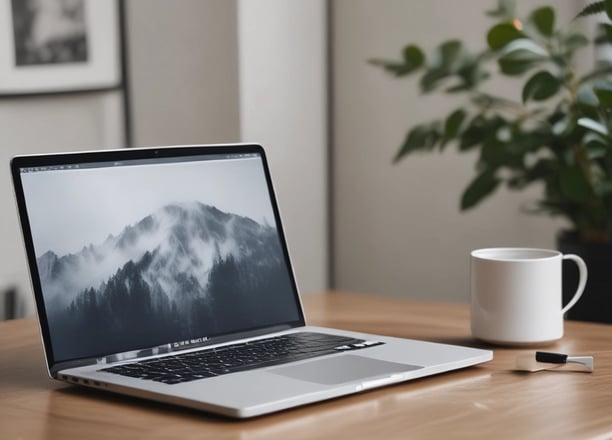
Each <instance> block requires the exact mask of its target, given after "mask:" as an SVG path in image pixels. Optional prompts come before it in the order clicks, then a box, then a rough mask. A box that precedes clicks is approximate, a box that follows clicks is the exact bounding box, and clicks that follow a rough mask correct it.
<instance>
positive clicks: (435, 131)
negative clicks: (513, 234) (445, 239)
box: [370, 0, 612, 322]
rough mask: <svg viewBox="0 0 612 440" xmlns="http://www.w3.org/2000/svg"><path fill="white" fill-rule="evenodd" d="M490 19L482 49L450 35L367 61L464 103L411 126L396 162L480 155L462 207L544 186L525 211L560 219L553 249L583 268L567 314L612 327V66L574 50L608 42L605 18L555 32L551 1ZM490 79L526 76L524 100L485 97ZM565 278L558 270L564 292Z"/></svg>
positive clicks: (609, 7) (609, 2) (503, 9)
mask: <svg viewBox="0 0 612 440" xmlns="http://www.w3.org/2000/svg"><path fill="white" fill-rule="evenodd" d="M603 12H606V13H607V15H608V17H612V0H604V1H600V2H597V3H593V4H591V5H589V6H587V7H586V8H585V9H584V10H583V11H582V12H580V13H579V14H578V16H577V17H581V16H584V15H590V14H595V13H603ZM487 14H488V15H489V16H491V17H492V18H493V19H494V20H495V23H494V24H493V25H492V27H491V28H490V29H489V30H488V32H487V34H486V47H485V48H484V49H482V50H480V51H478V52H473V51H470V50H468V48H467V47H465V45H464V44H463V43H462V41H460V40H456V39H455V40H449V41H445V42H443V43H441V44H440V45H439V46H437V47H436V48H435V50H434V51H433V53H432V54H430V55H429V56H426V55H425V53H424V52H423V51H422V50H421V49H420V48H419V47H418V46H417V45H414V44H410V45H407V46H406V47H404V48H403V50H402V53H401V57H400V59H398V60H382V59H373V60H370V63H371V64H374V65H376V66H380V67H382V68H383V69H384V70H385V71H387V72H388V73H390V74H392V75H393V76H395V77H404V76H407V75H413V74H420V81H419V84H420V88H421V91H422V92H423V93H424V94H429V93H434V92H437V93H447V94H453V95H456V94H464V95H465V96H466V98H467V99H466V103H465V105H464V106H461V107H458V108H455V109H453V110H452V111H451V112H449V113H448V114H446V115H445V116H444V117H443V118H440V119H437V120H434V121H429V122H427V123H422V124H418V125H415V126H413V127H412V128H410V129H409V131H408V133H407V135H406V138H405V140H404V142H403V144H402V145H401V147H400V148H399V150H398V152H397V155H396V156H395V158H394V162H398V161H400V160H403V159H405V158H406V157H407V156H409V155H411V154H413V153H416V152H431V151H443V150H444V149H445V148H446V147H447V146H448V145H449V144H454V145H455V146H456V147H457V148H458V150H459V151H461V152H468V151H474V150H476V151H477V152H478V159H477V162H476V175H475V177H474V179H473V180H472V181H471V182H469V183H468V185H467V187H466V188H465V190H464V192H463V194H462V197H461V209H462V210H468V209H471V208H474V207H475V206H477V205H478V204H479V203H481V202H482V201H483V200H484V199H485V198H487V197H488V196H490V195H491V194H493V193H494V192H495V190H496V189H497V188H499V187H500V186H503V185H505V186H506V187H508V188H509V189H511V190H522V189H524V188H525V187H527V186H528V185H531V184H533V183H536V182H539V183H541V184H543V193H542V197H541V198H540V200H538V201H537V202H536V203H535V204H534V206H533V207H531V208H530V211H532V212H535V213H544V214H550V215H553V216H562V217H565V218H566V219H567V220H568V221H569V223H570V225H571V227H572V229H571V230H568V231H562V232H561V233H560V234H559V236H558V245H559V247H560V250H562V251H563V252H572V253H577V254H579V255H581V256H582V257H583V258H584V259H585V260H586V262H587V265H588V267H589V281H588V284H587V292H586V293H585V295H584V297H583V299H581V301H580V302H579V303H578V304H577V305H576V307H575V308H573V309H572V311H571V312H570V313H571V314H570V315H569V316H568V317H569V318H573V319H586V320H594V321H607V322H612V271H610V270H609V269H612V80H611V79H610V78H612V60H608V61H605V60H600V61H599V63H597V65H595V66H593V68H592V69H591V70H590V71H589V72H587V73H583V74H578V73H577V71H576V69H575V56H576V53H577V52H578V51H579V50H581V49H585V48H589V47H590V48H591V49H593V47H596V46H597V45H604V44H610V43H612V25H611V24H608V23H602V24H601V26H600V32H599V33H598V36H597V37H596V38H594V39H589V38H587V37H586V36H585V35H584V34H582V33H580V32H578V31H576V30H575V29H573V28H572V26H567V27H563V28H562V27H558V26H557V23H556V22H555V16H556V14H555V10H554V9H553V8H552V7H550V6H544V7H539V8H537V9H535V10H533V11H532V12H531V13H530V14H528V16H527V17H525V18H524V19H519V18H517V17H516V14H515V8H514V3H513V2H512V1H510V0H499V2H498V5H497V9H496V10H493V11H489V12H487ZM495 75H498V76H506V77H519V78H523V79H524V84H523V86H522V90H521V96H519V97H517V98H516V99H508V98H506V97H501V96H497V95H495V94H493V93H490V92H488V91H486V84H487V81H488V80H489V79H490V78H492V77H493V76H495ZM609 273H610V274H611V275H608V274H609ZM572 276H573V277H575V274H573V273H571V272H570V269H569V268H568V270H566V271H564V286H567V288H568V293H569V291H573V290H572V289H573V288H574V285H575V284H574V283H575V282H572V281H571V280H570V278H571V277H572Z"/></svg>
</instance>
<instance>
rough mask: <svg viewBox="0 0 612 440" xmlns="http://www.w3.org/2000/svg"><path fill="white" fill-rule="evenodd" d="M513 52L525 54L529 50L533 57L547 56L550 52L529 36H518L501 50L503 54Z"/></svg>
mask: <svg viewBox="0 0 612 440" xmlns="http://www.w3.org/2000/svg"><path fill="white" fill-rule="evenodd" d="M514 52H520V53H521V54H522V56H525V55H526V53H527V52H531V54H532V56H533V57H549V56H550V53H549V52H548V51H547V50H546V49H545V48H544V47H542V46H540V45H539V44H538V43H536V42H535V41H533V40H530V39H529V38H518V39H516V40H512V41H511V42H510V43H508V44H507V45H506V46H504V49H503V51H502V54H503V55H510V54H511V53H514Z"/></svg>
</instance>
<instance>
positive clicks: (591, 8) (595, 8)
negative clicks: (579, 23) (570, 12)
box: [574, 0, 606, 20]
mask: <svg viewBox="0 0 612 440" xmlns="http://www.w3.org/2000/svg"><path fill="white" fill-rule="evenodd" d="M605 9H606V7H605V4H604V1H603V0H602V1H598V2H595V3H591V4H590V5H586V6H585V7H584V8H583V9H582V11H580V12H579V13H578V14H577V15H576V16H575V17H574V20H575V19H576V18H579V17H586V16H587V15H594V14H599V13H600V12H604V11H605Z"/></svg>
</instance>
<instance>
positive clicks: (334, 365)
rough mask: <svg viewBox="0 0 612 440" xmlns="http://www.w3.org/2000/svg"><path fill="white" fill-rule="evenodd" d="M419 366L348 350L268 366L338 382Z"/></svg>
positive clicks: (293, 375) (278, 371)
mask: <svg viewBox="0 0 612 440" xmlns="http://www.w3.org/2000/svg"><path fill="white" fill-rule="evenodd" d="M419 368H422V367H418V366H416V365H407V364H398V363H396V362H387V361H381V360H378V359H371V358H366V357H363V356H356V355H351V354H348V355H345V356H337V357H333V358H328V359H321V360H316V361H311V362H306V363H303V364H299V365H292V366H289V367H278V368H274V369H271V370H268V372H269V373H273V374H278V375H281V376H286V377H291V378H293V379H300V380H306V381H309V382H315V383H320V384H324V385H334V384H337V383H343V382H351V381H354V380H359V379H373V378H375V377H377V376H384V375H387V374H393V373H402V372H406V371H411V370H418V369H419Z"/></svg>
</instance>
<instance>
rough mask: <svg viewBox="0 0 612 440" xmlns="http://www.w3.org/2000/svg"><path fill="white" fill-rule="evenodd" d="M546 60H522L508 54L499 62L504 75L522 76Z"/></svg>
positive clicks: (532, 58) (530, 58) (531, 58)
mask: <svg viewBox="0 0 612 440" xmlns="http://www.w3.org/2000/svg"><path fill="white" fill-rule="evenodd" d="M543 60H544V59H543V58H536V57H533V56H532V57H528V56H526V57H525V58H521V57H520V56H517V55H515V54H508V55H505V56H502V57H500V58H499V59H498V60H497V63H498V64H499V69H500V71H501V72H502V73H503V74H504V75H522V74H523V73H525V72H527V71H528V70H530V69H533V68H534V67H536V66H537V65H538V64H540V63H541V62H542V61H543Z"/></svg>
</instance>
